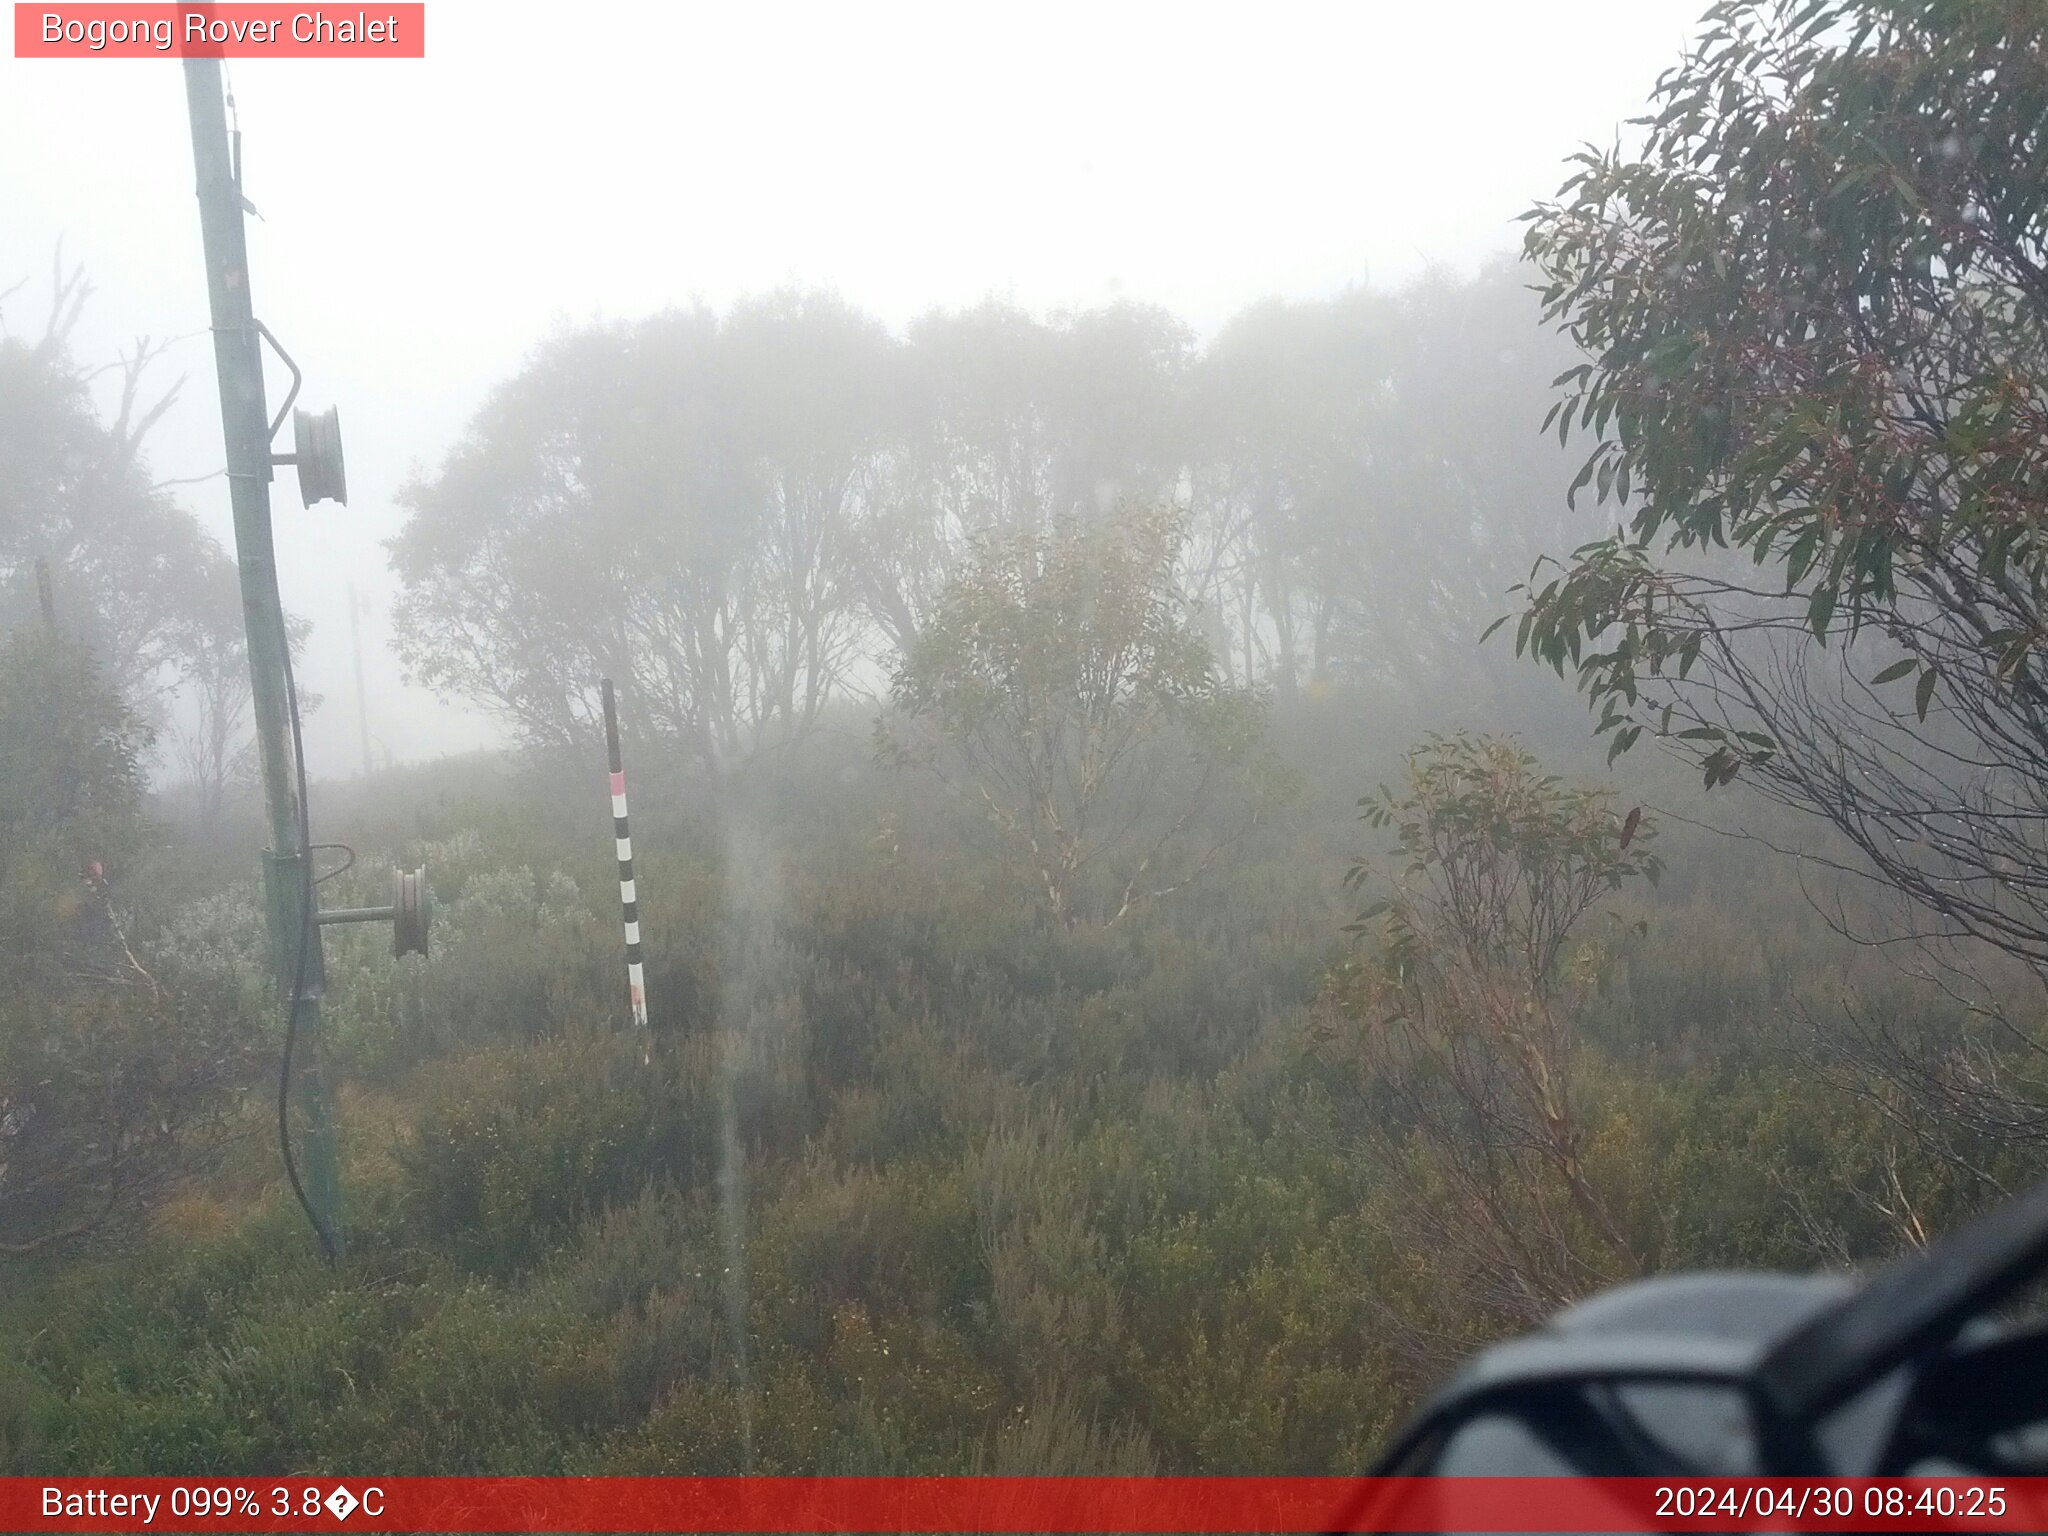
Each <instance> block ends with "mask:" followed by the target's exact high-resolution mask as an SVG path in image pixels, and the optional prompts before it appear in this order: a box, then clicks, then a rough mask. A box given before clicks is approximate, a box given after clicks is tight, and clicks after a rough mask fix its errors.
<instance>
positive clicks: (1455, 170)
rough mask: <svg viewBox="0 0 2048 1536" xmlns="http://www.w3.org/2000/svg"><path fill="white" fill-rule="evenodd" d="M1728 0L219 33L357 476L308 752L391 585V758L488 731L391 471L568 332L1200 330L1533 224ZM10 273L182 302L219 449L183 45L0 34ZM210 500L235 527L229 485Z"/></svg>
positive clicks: (184, 448)
mask: <svg viewBox="0 0 2048 1536" xmlns="http://www.w3.org/2000/svg"><path fill="white" fill-rule="evenodd" d="M1704 4H1705V0H1580V3H1578V4H1575V5H1572V6H1570V7H1567V8H1564V9H1562V10H1560V9H1559V8H1556V7H1550V6H1537V5H1532V4H1529V3H1527V0H1465V3H1455V0H1436V3H1427V4H1425V3H1416V0H1400V3H1396V0H1352V3H1348V4H1320V5H1282V4H1272V3H1265V4H1256V5H1254V4H1243V5H1232V6H1224V5H1205V4H1199V3H1195V4H1190V3H1187V0H1181V3H1176V4H1135V3H1114V0H1112V3H1097V4H1094V5H1048V4H1032V5H1004V6H998V5H994V4H987V3H977V0H953V3H950V4H932V5H891V4H875V3H870V4H860V5H853V4H847V3H844V0H839V3H831V4H817V5H765V4H747V5H721V6H705V5H697V4H687V3H671V4H619V3H599V0H578V3H574V4H570V5H561V6H551V7H545V8H543V7H541V6H538V5H531V4H525V3H507V0H429V5H428V13H427V19H428V45H427V55H428V56H427V58H426V59H425V60H422V61H409V62H399V61H394V62H388V63H384V62H378V63H368V62H354V61H298V60H280V61H274V62H253V61H241V62H240V63H239V64H234V65H231V66H230V68H231V73H232V79H233V84H234V88H235V92H236V96H237V101H238V105H239V108H240V117H241V124H242V128H243V131H244V162H245V180H246V185H247V190H248V193H249V195H250V197H251V199H252V200H253V201H254V202H255V203H256V205H257V207H258V208H259V209H261V211H262V213H263V222H260V223H258V222H252V224H251V250H252V262H253V266H254V275H253V281H254V288H255V297H256V308H257V313H258V314H259V315H260V316H261V317H262V318H263V319H264V320H265V321H267V323H268V324H269V325H270V327H271V329H272V330H273V331H275V332H276V333H277V335H278V336H279V337H280V338H281V339H282V340H283V342H284V344H285V345H286V346H287V347H289V348H290V349H291V351H292V352H293V354H294V356H295V357H296V358H297V360H298V361H299V363H300V365H301V366H302V367H303V368H304V369H305V371H306V374H307V385H306V396H305V398H306V401H307V402H308V403H310V404H313V405H315V406H324V405H326V404H328V403H338V404H339V405H340V407H341V412H342V421H343V426H344V435H345V437H346V440H347V452H348V461H349V487H350V500H351V505H350V506H349V507H347V508H345V509H344V508H337V507H335V506H333V505H332V504H325V505H323V506H321V507H320V508H318V509H316V510H315V511H313V512H310V513H309V512H305V511H302V510H301V509H300V508H299V505H298V493H297V485H296V482H295V481H294V480H293V479H292V477H291V475H290V473H289V471H284V472H281V473H280V475H279V479H278V485H277V493H276V496H275V504H276V511H277V521H278V547H279V561H280V568H281V572H282V578H283V583H284V591H285V601H286V603H287V605H288V606H290V607H292V608H293V609H294V610H295V611H297V612H300V613H302V614H305V615H306V616H308V617H309V618H311V619H312V620H313V621H314V623H315V626H316V628H315V631H314V636H313V640H312V642H311V646H310V650H309V653H308V657H307V660H306V663H305V666H304V678H305V683H306V686H308V687H309V688H312V689H315V690H317V691H319V692H321V693H323V694H325V695H326V696H327V698H328V700H329V704H328V707H327V708H325V709H323V710H321V711H320V712H319V714H318V715H317V716H316V717H315V718H314V719H313V720H312V721H311V722H309V725H308V749H309V752H310V754H311V756H312V760H313V767H314V770H315V771H316V772H328V773H334V772H348V771H350V770H351V768H352V766H353V765H354V764H355V763H356V762H357V753H356V747H355V711H354V708H353V699H352V684H351V682H350V671H349V656H348V625H347V619H346V608H345V604H344V595H343V594H344V588H345V584H346V582H347V581H349V580H351V579H353V580H354V581H356V582H357V583H358V584H359V585H361V586H362V587H364V588H365V589H366V590H368V591H370V592H371V593H372V594H373V597H374V600H375V601H376V604H377V612H376V613H375V615H374V616H373V617H372V618H371V619H370V620H369V621H368V622H367V624H366V626H365V632H364V638H365V642H366V644H367V645H368V646H370V647H371V655H370V658H369V667H370V672H371V678H372V704H371V709H372V714H373V720H372V726H373V729H374V730H375V731H376V732H377V734H378V735H379V736H380V737H381V738H382V740H383V741H384V742H385V743H386V744H387V745H388V746H389V748H390V750H391V752H392V753H393V754H394V755H395V756H396V757H397V758H398V759H400V760H407V759H412V758H418V757H424V756H430V755H434V754H435V753H437V752H440V751H445V750H449V749H452V748H456V747H460V746H464V745H470V744H474V743H477V742H481V741H486V740H489V739H491V738H492V735H493V733H492V731H491V729H490V727H489V726H488V725H487V724H486V723H485V722H482V721H480V720H477V719H475V718H472V717H470V716H468V715H466V714H465V713H464V712H463V711H461V710H460V709H458V708H451V707H446V706H442V705H439V704H437V703H435V702H434V701H433V699H432V698H431V696H428V695H425V694H422V693H417V692H412V691H407V690H402V689H401V688H400V686H399V682H398V673H397V667H396V664H395V662H393V661H392V660H391V659H390V658H389V657H388V655H387V654H386V653H385V652H384V650H383V642H384V638H385V634H386V624H385V609H386V606H387V603H388V597H389V591H390V578H389V575H388V571H387V569H386V566H385V562H384V554H383V549H382V542H381V541H382V540H383V539H384V538H386V537H388V536H389V535H390V534H391V533H392V532H393V531H394V530H395V529H396V527H397V522H398V519H397V514H396V512H395V510H394V508H393V505H392V493H393V491H394V489H395V488H396V487H397V485H398V484H399V483H400V482H401V481H402V480H403V479H404V478H405V476H406V474H407V473H408V471H409V470H410V469H411V468H412V467H414V466H416V465H422V464H429V463H432V462H433V461H435V460H436V459H438V458H439V456H440V455H441V454H442V453H443V452H444V451H445V450H446V448H447V447H448V445H449V444H450V442H451V441H452V440H453V438H454V437H455V435H456V434H457V433H458V432H459V431H460V429H461V427H462V424H463V423H464V422H465V421H466V420H467V418H468V416H469V414H470V413H471V412H472V411H473V410H474V409H475V408H476V406H477V405H478V404H479V403H480V401H481V400H482V398H483V396H484V394H485V392H486V391H487V390H488V389H489V388H490V386H491V385H492V384H494V383H495V382H497V381H498V380H500V379H501V378H503V377H504V376H505V375H506V374H507V373H508V372H510V371H511V370H512V369H514V368H515V367H517V366H518V364H519V361H520V359H521V358H522V356H523V355H524V354H525V352H526V351H527V349H528V348H529V347H530V346H531V344H532V343H533V342H534V341H535V340H536V339H537V338H539V337H540V336H542V335H544V334H546V333H547V332H548V331H549V330H550V329H553V328H555V327H557V326H560V325H564V324H573V323H576V322H579V321H582V320H585V319H589V318H594V317H598V316H607V317H610V316H624V315H635V314H641V313H645V312H647V311H649V310H653V309H658V308H660V307H662V306H664V305H667V304H671V303H676V302H685V301H688V300H690V299H692V298H701V299H703V300H705V301H706V302H708V303H711V304H714V305H719V306H723V305H725V304H727V303H729V302H730V301H731V300H732V299H734V298H735V297H738V296H740V295H742V294H746V293H749V292H756V291H759V290H762V289H765V288H771V287H775V286H778V285H780V284H784V283H792V282H794V283H803V284H821V285H826V286H830V287H833V288H836V289H837V290H838V291H839V292H841V293H842V294H844V295H845V296H846V297H847V298H848V299H849V300H851V301H853V302H855V303H857V304H859V305H861V306H863V307H865V308H867V309H868V310H870V311H871V312H873V313H874V314H876V315H877V316H879V317H880V318H882V319H883V320H885V321H887V322H889V323H891V324H893V325H901V324H902V323H903V322H904V321H906V320H908V319H909V318H911V317H912V316H913V315H915V314H917V313H919V312H921V311H923V310H925V309H929V308H931V307H933V306H936V305H949V306H950V305H960V304H967V303H971V302H974V301H975V300H977V299H980V298H982V297H984V296H985V295H987V294H990V293H997V294H1001V295H1004V296H1007V297H1009V298H1012V299H1014V300H1016V301H1017V302H1019V303H1021V304H1024V305H1026V306H1029V307H1031V308H1034V309H1041V310H1042V309H1054V308H1068V307H1077V306H1086V305H1090V304H1097V303H1101V302H1105V301H1107V300H1110V299H1113V298H1116V297H1119V296H1125V297H1131V298H1137V299H1143V300H1147V301H1151V302H1156V303H1160V304H1164V305H1166V306H1168V307H1169V308H1172V309H1174V310H1176V311H1178V312H1179V313H1180V314H1182V315H1184V316H1185V317H1187V318H1188V319H1189V320H1190V321H1192V322H1193V323H1194V324H1195V325H1196V326H1197V327H1198V328H1199V329H1201V330H1203V331H1205V332H1206V331H1208V330H1210V329H1213V327H1214V326H1215V325H1217V324H1218V323H1219V322H1220V321H1222V320H1223V319H1225V318H1227V317H1228V316H1229V315H1230V314H1231V313H1232V312H1233V311H1235V310H1236V309H1238V308H1240V307H1241V306H1243V305H1244V304H1246V303H1249V302H1251V301H1253V300H1255V299H1258V298H1261V297H1264V296H1267V295H1272V294H1280V295H1285V296H1290V297H1306V296H1313V295H1321V294H1326V293H1329V292H1333V291H1335V290H1337V289H1339V288H1342V287H1343V286H1345V285H1346V284H1347V283H1350V282H1354V281H1357V280H1360V279H1368V278H1369V279H1371V280H1373V281H1375V282H1380V283H1387V284H1394V283H1398V282H1400V281H1402V280H1403V279H1405V278H1407V277H1410V276H1412V275H1414V274H1415V273H1416V272H1417V271H1418V270H1420V269H1421V268H1422V266H1423V265H1424V264H1425V263H1426V262H1429V261H1443V262H1449V263H1452V264H1454V265H1457V266H1461V267H1463V266H1469V265H1471V264H1472V263H1473V262H1475V261H1477V260H1478V259H1480V258H1482V257H1484V256H1485V255H1487V254H1489V253H1491V252H1493V251H1497V250H1504V249H1509V248H1511V247H1512V246H1513V244H1514V243H1515V241H1516V239H1517V228H1516V226H1515V224H1514V222H1513V221H1514V217H1515V215H1516V214H1517V213H1519V212H1520V211H1521V210H1522V209H1523V208H1525V207H1527V206H1528V205H1529V203H1530V202H1531V201H1532V200H1534V199H1535V198H1537V197H1539V196H1542V195H1545V194H1547V193H1549V192H1550V191H1551V190H1552V189H1553V188H1554V187H1555V186H1556V184H1557V182H1558V181H1559V180H1560V178H1561V174H1562V173H1561V169H1560V167H1561V163H1562V160H1563V158H1564V156H1565V155H1566V154H1568V153H1569V152H1570V150H1571V149H1572V148H1573V147H1574V145H1575V144H1577V143H1578V142H1580V141H1582V140H1585V139H1588V138H1592V139H1600V140H1605V139H1607V138H1609V137H1611V135H1612V134H1613V133H1614V131H1615V129H1616V126H1617V124H1618V123H1619V122H1620V121H1621V120H1623V119H1625V118H1627V117H1629V116H1631V115H1633V114H1634V113H1635V112H1636V111H1637V110H1638V109H1639V108H1640V106H1641V104H1642V102H1643V100H1644V97H1645V94H1646V93H1647V91H1648V89H1649V86H1650V84H1651V82H1652V81H1653V80H1654V78H1655V76H1656V75H1657V73H1658V72H1659V71H1660V70H1662V69H1663V68H1665V67H1666V66H1668V65H1669V64H1671V63H1673V62H1675V61H1676V59H1677V56H1678V52H1679V49H1680V48H1681V46H1682V44H1683V42H1684V40H1685V39H1686V37H1687V36H1688V35H1689V33H1690V31H1691V27H1692V23H1693V20H1694V19H1695V17H1696V15H1697V13H1698V11H1699V10H1701V9H1702V8H1703V7H1704ZM0 144H4V145H5V146H6V149H5V151H4V152H0V288H4V287H6V286H8V285H9V284H11V283H12V282H13V281H15V280H16V279H17V278H20V277H30V278H31V279H32V282H31V283H30V285H29V287H28V288H27V289H25V290H23V292H22V293H20V294H18V295H17V296H16V297H15V299H14V300H12V301H11V302H10V304H9V305H8V308H7V311H6V318H7V320H8V322H9V324H10V325H11V326H12V327H13V328H15V329H32V328H34V327H35V326H36V325H38V324H39V323H40V321H41V318H42V315H41V305H42V301H43V298H44V295H45V291H46V279H45V274H46V273H47V272H48V270H49V265H50V259H51V255H52V252H53V250H54V248H55V247H56V245H57V242H58V241H59V240H60V239H61V240H62V241H63V243H64V249H65V254H66V257H67V258H68V259H69V260H72V261H77V262H82V263H84V265H85V266H86V268H87V270H88V272H89V274H90V276H91V278H92V280H93V281H94V283H95V284H96V285H97V288H98V296H97V298H96V299H95V300H94V302H93V304H92V306H91V308H90V311H89V312H88V315H87V317H86V321H85V324H84V326H83V327H82V329H81V331H80V335H79V344H80V350H81V353H82V354H83V355H84V356H86V357H87V358H88V359H98V358H103V357H111V356H112V354H113V352H114V350H115V348H116V347H117V346H119V345H121V344H123V343H124V342H126V341H127V340H129V339H132V338H133V337H134V336H136V335H138V334H143V333H148V334H152V335H156V336H165V335H187V334H190V335H191V338H192V339H190V340H188V341H185V342H184V343H182V344H181V345H180V346H178V347H177V348H176V349H175V350H174V353H173V359H174V361H173V363H172V364H171V365H170V366H167V367H166V368H165V370H164V373H163V378H164V381H165V382H166V383H167V382H169V381H170V379H172V378H173V377H175V376H176V374H177V373H178V372H181V371H182V372H184V373H186V374H187V375H188V383H187V386H186V392H185V395H184V397H183V399H182V401H181V403H180V405H179V406H178V408H177V409H176V410H174V412H173V413H172V415H171V416H170V417H168V418H167V419H166V421H165V422H164V424H163V426H162V427H161V428H160V429H159V433H158V435H157V437H156V438H155V439H154V440H153V444H152V451H153V459H154V462H155V465H156V468H157V470H158V473H159V474H160V475H162V476H164V477H171V476H186V475H200V474H205V473H207V472H208V471H210V470H213V469H216V468H217V467H218V466H219V463H220V457H221V447H220V426H219V418H218V416H217V414H216V406H215V399H214V392H213V382H212V366H211V358H210V355H209V353H208V351H207V349H206V342H205V338H204V332H203V328H204V325H205V315H206V310H205V286H204V282H203V280H202V276H201V272H200V267H199V234H198V223H197V215H196V210H195V207H194V203H193V199H192V174H191V151H190V148H189V144H188V142H187V139H186V134H185V113H184V98H183V84H182V78H181V70H180V68H179V66H178V65H177V64H176V63H174V62H171V61H157V60H139V61H94V62H76V61H61V62H60V61H45V60H16V59H13V58H7V59H4V60H0ZM182 494H183V495H184V496H185V498H186V501H187V504H188V505H190V506H192V507H193V508H194V510H195V511H197V512H198V513H199V515H200V516H201V517H202V519H203V520H204V521H205V522H206V523H207V525H208V526H209V527H211V528H213V529H215V530H216V531H218V532H220V533H222V534H223V536H225V533H226V530H227V512H226V503H227V497H226V489H225V485H224V482H222V481H220V480H219V479H214V480H211V481H207V482H204V483H201V484H198V485H194V486H191V487H188V488H186V489H185V490H184V491H183V493H182Z"/></svg>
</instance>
